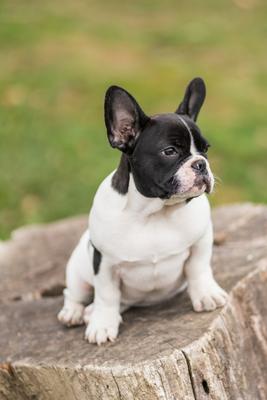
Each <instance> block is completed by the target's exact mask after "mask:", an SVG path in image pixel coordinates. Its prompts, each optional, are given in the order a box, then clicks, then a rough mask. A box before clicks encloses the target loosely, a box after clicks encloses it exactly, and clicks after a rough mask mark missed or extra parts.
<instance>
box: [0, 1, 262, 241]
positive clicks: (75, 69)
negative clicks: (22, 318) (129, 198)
mask: <svg viewBox="0 0 267 400" xmlns="http://www.w3.org/2000/svg"><path fill="white" fill-rule="evenodd" d="M0 8H1V10H0V46H1V51H0V121H1V122H0V238H7V237H8V236H9V234H10V232H11V230H12V229H14V228H15V227H18V226H20V225H23V224H29V223H37V222H46V221H52V220H55V219H58V218H63V217H67V216H71V215H75V214H81V213H87V212H88V210H89V209H90V205H91V202H92V199H93V195H94V192H95V190H96V188H97V186H98V185H99V183H100V182H101V180H102V179H103V178H104V177H105V176H106V175H107V174H108V173H109V172H110V171H112V170H113V169H114V168H115V167H116V165H117V163H118V159H119V156H120V154H119V152H118V151H116V150H112V149H111V148H110V147H109V145H108V142H107V139H106V131H105V128H104V121H103V98H104V93H105V90H106V89H107V87H108V86H109V85H111V84H117V85H121V86H123V87H125V88H126V89H127V90H128V91H130V92H131V93H132V94H133V95H134V96H135V97H136V98H137V100H138V101H139V103H140V104H141V106H142V107H143V109H144V110H145V112H146V113H148V114H149V113H150V114H154V113H157V112H170V111H174V110H175V109H176V107H177V105H178V103H179V102H180V100H181V99H182V96H183V94H184V90H185V87H186V85H187V83H188V82H189V81H190V80H191V79H192V78H193V77H195V76H201V77H203V78H204V80H205V81H206V84H207V100H206V102H205V105H204V106H203V108H202V111H201V113H200V117H199V120H198V122H199V126H200V127H201V129H202V132H203V133H204V134H205V136H206V137H207V138H208V140H209V141H210V143H211V145H212V147H211V149H210V151H209V157H210V160H211V164H212V166H213V170H214V172H215V174H216V175H217V176H218V177H219V178H220V179H221V182H220V183H219V184H218V186H217V188H216V191H215V193H214V194H213V195H211V196H210V199H211V202H212V204H213V205H218V204H222V203H229V202H239V201H254V202H267V190H266V175H267V128H266V123H267V109H266V96H267V74H266V71H267V46H266V45H267V2H266V1H264V0H231V1H230V0H224V1H214V0H203V1H197V0H195V1H193V0H181V1H177V0H176V1H174V0H172V1H171V0H168V1H163V0H161V1H159V0H143V1H141V0H135V1H132V0H131V1H128V0H125V1H123V2H120V1H116V0H109V1H108V0H107V1H99V0H98V1H97V0H93V1H86V0H71V1H70V0H64V1H63V0H45V1H40V0H17V1H16V0H1V1H0Z"/></svg>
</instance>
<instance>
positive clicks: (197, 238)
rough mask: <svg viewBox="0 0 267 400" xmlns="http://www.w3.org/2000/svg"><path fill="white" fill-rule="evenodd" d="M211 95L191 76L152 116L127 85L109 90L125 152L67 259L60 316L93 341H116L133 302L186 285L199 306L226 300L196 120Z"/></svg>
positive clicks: (114, 132)
mask: <svg viewBox="0 0 267 400" xmlns="http://www.w3.org/2000/svg"><path fill="white" fill-rule="evenodd" d="M205 96H206V88H205V84H204V81H203V80H202V79H201V78H195V79H193V80H192V81H191V82H190V83H189V85H188V86H187V88H186V91H185V95H184V98H183V100H182V102H181V104H180V105H179V107H178V108H177V110H176V111H175V112H174V113H164V114H157V115H154V116H147V115H146V114H145V113H144V111H143V110H142V109H141V107H140V105H139V104H138V103H137V101H136V100H135V99H134V97H133V96H132V95H131V94H130V93H128V92H127V91H126V90H124V89H122V88H121V87H118V86H111V87H110V88H109V89H108V90H107V92H106V96H105V105H104V110H105V124H106V128H107V135H108V140H109V143H110V144H111V146H112V147H113V148H117V149H119V150H120V151H121V152H122V155H121V159H120V163H119V166H118V168H117V169H116V170H115V171H113V172H112V173H111V174H110V175H108V176H107V177H106V178H105V179H104V181H103V182H102V183H101V185H100V186H99V188H98V190H97V192H96V195H95V198H94V201H93V206H92V209H91V211H90V215H89V229H88V230H86V232H85V233H84V234H83V235H82V237H81V239H80V242H79V243H78V245H77V247H76V248H75V249H74V251H73V253H72V255H71V257H70V260H69V261H68V264H67V268H66V289H65V290H64V306H63V308H62V310H61V311H60V312H59V314H58V319H59V321H61V322H62V323H63V324H65V325H67V326H72V325H79V324H83V323H84V322H85V323H86V324H87V327H86V330H85V338H86V340H88V341H89V342H90V343H97V344H98V345H100V344H102V343H105V342H106V341H108V340H109V341H114V340H115V339H116V337H117V335H118V331H119V325H120V323H121V321H122V317H121V314H122V313H123V312H124V311H125V310H126V309H128V308H129V307H131V306H148V305H152V304H156V303H159V302H162V301H164V300H167V299H170V298H172V297H173V296H175V295H177V293H179V292H181V291H183V290H184V289H186V288H187V291H188V294H189V297H190V299H191V302H192V306H193V309H194V310H195V311H197V312H199V311H211V310H214V309H216V308H217V307H221V306H223V305H224V304H225V302H226V300H227V294H226V292H225V291H224V290H223V289H222V288H221V287H220V286H219V285H218V284H217V282H216V281H215V279H214V277H213V273H212V269H211V264H210V262H211V255H212V243H213V233H212V222H211V216H210V206H209V202H208V200H207V197H206V194H209V193H211V192H212V190H213V187H214V177H213V174H212V172H211V169H210V166H209V162H208V159H207V151H208V148H209V144H208V142H207V140H206V139H205V138H204V136H203V135H202V133H201V131H200V129H199V127H198V126H197V125H196V120H197V116H198V113H199V111H200V108H201V106H202V104H203V102H204V99H205ZM92 298H93V302H91V304H89V305H88V303H89V301H90V299H92Z"/></svg>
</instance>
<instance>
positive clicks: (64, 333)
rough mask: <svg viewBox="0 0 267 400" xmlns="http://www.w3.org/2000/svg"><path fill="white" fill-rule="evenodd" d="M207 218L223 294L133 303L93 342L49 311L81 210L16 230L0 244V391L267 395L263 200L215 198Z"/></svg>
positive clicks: (5, 394) (37, 395)
mask: <svg viewBox="0 0 267 400" xmlns="http://www.w3.org/2000/svg"><path fill="white" fill-rule="evenodd" d="M213 220H214V226H215V245H214V255H213V268H214V270H215V275H216V278H217V280H218V282H219V283H220V284H221V285H222V286H223V287H224V288H225V289H226V290H227V291H228V292H230V299H229V302H228V304H227V305H226V306H225V307H224V308H223V309H220V310H217V311H214V312H210V313H200V314H198V313H195V312H193V311H192V306H191V304H190V301H189V298H188V296H187V294H186V293H183V294H181V295H178V296H177V297H176V298H174V299H172V300H171V301H168V302H165V303H164V304H161V305H159V306H153V307H147V308H144V309H141V308H135V309H131V310H129V311H128V312H126V313H125V314H124V318H123V319H124V323H123V324H122V326H121V329H120V335H119V337H118V339H117V341H116V342H115V343H108V344H105V345H103V346H100V347H98V346H96V345H92V344H89V343H87V342H86V341H84V340H83V334H84V327H78V328H72V329H67V328H64V327H63V326H61V325H60V324H59V322H58V321H57V319H56V315H57V312H58V311H59V309H60V307H61V306H62V302H63V298H62V296H61V293H62V288H63V285H64V272H65V263H66V260H67V259H68V257H69V255H70V253H71V251H72V249H73V247H74V246H75V244H76V242H77V240H78V238H79V236H80V234H81V233H82V232H83V230H84V229H85V227H86V224H87V217H79V218H72V219H68V220H65V221H61V222H57V223H54V224H50V225H46V226H45V225H44V226H35V227H26V228H21V229H19V230H17V231H15V232H14V234H13V235H12V237H11V239H10V241H8V242H2V244H0V282H1V284H0V329H1V335H0V400H2V399H3V400H6V399H8V400H13V399H14V400H20V399H23V400H24V399H25V400H26V399H30V400H33V399H35V400H39V399H40V400H50V399H51V400H57V399H64V400H72V399H74V400H75V399H79V400H85V399H89V400H91V399H92V400H98V399H99V400H113V399H114V400H115V399H125V400H139V399H140V400H141V399H142V400H146V399H148V400H150V399H162V400H165V399H166V400H175V399H176V400H177V399H179V400H180V399H181V400H193V399H214V400H215V399H216V400H217V399H218V400H224V399H233V400H246V399H249V400H250V399H251V400H257V399H262V400H266V399H267V207H264V206H260V205H259V206H258V205H252V204H242V205H240V204H239V205H233V206H225V207H220V208H217V209H215V210H214V212H213Z"/></svg>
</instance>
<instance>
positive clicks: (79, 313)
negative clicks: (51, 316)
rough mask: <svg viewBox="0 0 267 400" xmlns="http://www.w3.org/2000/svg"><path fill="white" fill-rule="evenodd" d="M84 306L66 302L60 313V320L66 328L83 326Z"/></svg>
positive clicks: (58, 316)
mask: <svg viewBox="0 0 267 400" xmlns="http://www.w3.org/2000/svg"><path fill="white" fill-rule="evenodd" d="M83 312H84V306H83V305H82V304H79V303H73V302H66V304H65V305H64V307H63V308H62V310H61V311H60V312H59V313H58V315H57V318H58V320H59V321H60V322H61V323H62V324H64V325H66V326H75V325H83V324H84V321H83Z"/></svg>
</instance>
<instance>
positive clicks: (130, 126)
mask: <svg viewBox="0 0 267 400" xmlns="http://www.w3.org/2000/svg"><path fill="white" fill-rule="evenodd" d="M148 120H149V118H148V117H147V116H146V115H145V113H144V112H143V110H142V109H141V107H140V106H139V104H138V103H137V101H136V100H135V99H134V98H133V96H132V95H130V93H128V92H127V91H126V90H124V89H122V88H120V87H118V86H111V87H110V88H109V89H108V90H107V92H106V96H105V124H106V128H107V134H108V139H109V142H110V144H111V146H112V147H116V148H118V149H119V150H121V151H123V152H125V153H128V154H130V153H131V152H132V151H133V148H134V145H135V143H136V140H137V138H138V136H139V134H140V132H141V130H142V129H143V127H144V126H145V124H146V122H147V121H148Z"/></svg>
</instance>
